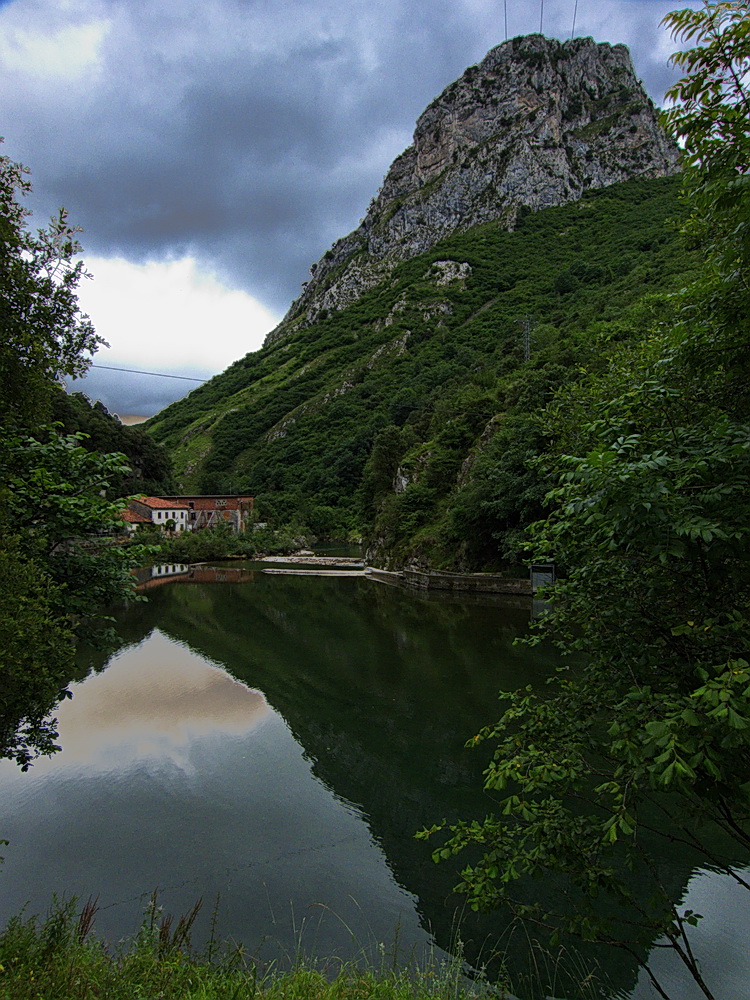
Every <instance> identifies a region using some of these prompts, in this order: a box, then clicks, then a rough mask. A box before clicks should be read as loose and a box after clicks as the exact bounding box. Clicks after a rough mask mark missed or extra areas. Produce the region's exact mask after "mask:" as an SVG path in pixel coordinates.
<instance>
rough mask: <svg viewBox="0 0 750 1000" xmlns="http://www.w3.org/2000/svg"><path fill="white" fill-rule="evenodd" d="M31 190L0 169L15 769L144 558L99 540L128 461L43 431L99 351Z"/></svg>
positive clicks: (72, 241)
mask: <svg viewBox="0 0 750 1000" xmlns="http://www.w3.org/2000/svg"><path fill="white" fill-rule="evenodd" d="M28 190H29V183H28V180H27V179H26V171H25V169H24V168H22V167H20V166H19V165H18V164H15V163H13V162H11V161H10V160H9V159H8V158H7V157H0V329H2V337H1V338H0V380H1V384H2V391H0V580H1V581H2V582H1V584H0V591H1V594H0V604H1V605H2V609H1V610H0V644H1V649H2V659H1V660H0V756H5V757H10V758H12V759H14V760H16V761H17V762H18V763H19V764H20V765H21V766H22V767H23V768H24V769H25V768H26V767H28V766H29V764H30V762H31V761H32V760H33V758H34V757H35V756H36V755H38V754H40V753H51V752H52V751H53V750H54V749H56V747H55V744H54V739H55V724H54V720H50V719H49V713H50V711H51V710H52V709H53V707H54V705H55V704H56V702H57V701H58V700H59V698H60V697H61V696H63V695H64V694H65V689H66V685H67V682H68V680H69V678H70V676H71V673H72V670H73V658H74V654H75V648H76V643H77V642H78V641H80V640H81V639H84V638H85V639H87V640H89V641H92V640H96V639H97V638H100V637H101V636H102V634H103V633H104V632H106V630H107V627H108V624H109V619H108V618H107V617H106V615H105V614H104V613H103V611H102V608H103V607H105V606H106V605H107V604H109V603H111V602H112V601H113V600H116V599H118V598H122V597H126V596H128V595H129V594H130V593H131V592H132V585H131V578H130V573H129V568H130V565H131V563H132V562H134V561H135V560H137V559H139V558H141V557H142V556H143V553H142V552H139V551H137V550H134V549H131V550H129V551H128V552H127V553H126V551H125V550H124V549H123V548H122V547H121V546H117V545H112V544H107V542H106V541H105V540H103V538H102V536H104V535H106V534H111V533H112V531H113V529H114V528H115V527H116V526H117V524H118V523H121V522H119V518H118V512H119V510H120V508H121V507H122V506H123V504H122V503H118V502H117V501H111V500H107V499H106V495H107V490H108V489H109V487H110V486H111V485H112V484H113V483H114V482H115V481H116V480H117V479H120V480H122V477H123V476H124V474H125V473H126V472H127V464H126V461H125V457H124V456H123V455H120V454H117V453H115V454H109V455H101V454H97V453H92V452H90V451H88V450H87V449H86V448H84V447H83V441H84V438H83V435H81V434H73V435H67V436H66V435H63V434H60V433H59V427H58V426H56V425H52V424H49V423H48V420H49V417H50V413H51V403H52V402H53V401H54V399H55V398H56V395H57V394H59V393H60V392H61V391H62V389H61V385H60V384H61V381H62V379H63V377H64V376H65V375H80V374H82V373H83V372H85V370H86V368H87V367H88V365H89V364H90V358H89V355H90V353H91V352H93V351H94V350H95V349H96V347H97V346H98V344H100V343H102V340H101V338H99V337H97V336H96V334H95V332H94V330H93V327H92V326H91V323H90V321H89V319H88V317H86V316H84V315H82V314H81V313H80V310H79V308H78V302H77V298H76V289H77V286H78V283H79V281H80V280H81V278H82V277H83V275H84V273H85V272H84V269H83V264H82V263H81V262H80V261H78V262H76V260H75V258H76V256H77V255H78V253H79V252H80V246H79V245H78V243H77V240H76V233H77V230H76V229H75V228H74V227H71V226H70V225H69V224H68V222H67V218H66V215H65V212H64V211H62V210H61V211H60V213H59V214H58V216H57V218H55V219H53V220H52V222H51V223H50V225H49V227H48V228H47V229H40V230H38V231H37V233H36V234H33V233H31V232H30V231H29V230H28V228H27V227H26V217H27V215H28V212H27V211H26V210H25V209H24V208H23V207H22V205H21V204H20V203H19V201H18V196H19V195H23V194H24V193H26V192H27V191H28Z"/></svg>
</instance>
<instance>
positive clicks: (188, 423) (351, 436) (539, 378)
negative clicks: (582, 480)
mask: <svg viewBox="0 0 750 1000" xmlns="http://www.w3.org/2000/svg"><path fill="white" fill-rule="evenodd" d="M519 109H526V110H519ZM676 157H677V153H676V150H675V148H674V147H673V146H672V145H670V143H669V141H668V140H667V139H666V137H665V136H664V134H663V133H662V132H661V131H660V129H659V126H658V123H657V120H656V117H655V112H654V109H653V106H652V105H651V103H650V101H649V100H648V99H647V98H646V97H645V95H644V94H643V91H642V90H641V88H640V85H639V84H638V83H637V81H636V80H635V77H634V75H633V72H632V67H631V65H630V59H629V56H628V53H627V51H626V50H625V49H624V48H623V47H622V46H614V47H611V46H609V45H596V44H595V43H593V42H592V41H591V40H589V39H582V40H581V39H579V40H575V41H574V42H569V43H565V44H561V43H558V42H555V41H550V40H547V39H544V38H542V37H541V36H530V37H528V38H521V39H514V40H513V41H512V42H507V43H506V44H505V45H502V46H499V47H498V48H496V49H493V50H492V51H491V52H490V53H489V55H488V56H487V57H486V58H485V59H484V60H483V62H482V63H481V64H480V66H478V67H474V68H472V69H470V70H467V72H466V73H465V74H464V75H463V77H462V78H461V79H460V80H459V81H457V82H456V83H455V84H453V85H451V87H449V88H448V89H447V90H446V91H445V92H444V93H443V94H442V95H441V96H440V97H439V98H438V99H437V100H436V101H435V102H433V104H432V105H430V107H429V108H428V109H427V110H426V111H425V112H424V114H423V115H422V116H421V117H420V119H419V123H418V125H417V130H416V132H415V142H414V145H413V146H412V147H410V149H408V150H407V151H406V152H405V153H404V154H402V156H401V157H399V158H398V159H397V160H396V161H395V163H394V165H393V166H392V167H391V169H390V170H389V172H388V175H387V177H386V180H385V182H384V184H383V187H382V189H381V191H380V193H379V194H378V196H377V198H376V199H375V200H374V201H373V203H372V205H371V207H370V209H369V211H368V213H367V216H366V218H365V220H363V222H362V224H361V225H360V227H359V228H358V229H357V230H356V231H355V233H353V234H351V235H350V236H348V237H346V238H345V239H344V240H341V241H339V242H338V243H336V244H335V245H334V246H333V247H332V248H331V250H330V251H328V254H327V255H324V257H323V260H322V261H321V262H320V263H319V265H317V266H314V267H313V269H312V270H313V278H312V280H311V281H310V283H309V284H308V285H307V287H306V288H305V289H304V291H303V294H302V296H301V297H300V298H299V299H298V300H297V302H295V303H294V304H293V305H292V307H291V309H290V311H289V314H288V315H287V317H286V318H285V319H284V320H283V321H282V323H281V324H280V326H279V327H278V328H277V330H276V331H274V332H273V333H272V334H271V335H269V338H268V339H267V342H266V344H265V345H264V347H263V348H262V349H261V350H260V351H257V352H254V353H251V354H248V355H247V356H246V357H244V358H242V359H240V360H239V361H237V362H236V363H235V364H233V365H232V366H231V367H230V368H229V369H228V370H227V371H226V372H224V373H223V374H222V375H219V376H217V377H216V378H214V379H212V380H211V381H210V382H209V383H207V384H206V385H204V386H202V387H200V388H199V389H196V390H194V391H193V392H191V393H190V395H189V396H187V397H186V398H185V399H183V400H181V401H179V402H177V403H174V404H172V405H171V406H170V407H168V408H167V409H166V410H164V411H162V412H161V413H159V414H157V415H156V417H154V418H152V420H151V421H149V423H148V424H147V425H146V426H147V428H148V430H149V432H150V433H151V434H152V435H154V437H155V438H156V439H157V440H158V441H160V442H163V443H165V444H166V445H167V446H168V447H169V449H170V450H171V452H172V454H173V457H174V461H175V472H176V476H177V479H178V482H179V483H180V488H181V489H183V490H190V491H205V492H234V491H242V492H246V491H247V492H251V493H253V494H254V495H255V496H256V501H257V509H258V512H259V516H260V518H261V520H264V521H269V522H271V523H277V524H278V523H295V524H303V525H305V526H307V527H308V528H310V529H311V530H312V531H313V532H314V533H315V534H317V535H319V536H331V535H335V536H338V537H341V536H343V535H349V536H364V537H365V539H366V540H367V542H368V545H369V548H370V553H371V558H372V559H373V560H376V561H378V562H380V563H382V564H400V563H403V562H406V561H411V562H419V563H423V564H424V563H428V564H433V565H441V566H444V567H451V568H456V569H476V568H490V567H491V566H493V565H494V564H496V563H497V562H499V561H501V560H503V559H508V558H514V557H515V555H516V553H517V551H518V540H519V537H520V532H521V531H522V529H523V527H524V525H525V524H526V523H528V522H529V521H530V520H533V519H534V518H536V517H538V516H539V515H540V513H541V512H542V511H543V509H544V508H543V497H544V494H545V492H546V489H547V486H548V484H547V483H546V482H545V480H544V477H543V476H542V475H541V473H539V472H538V471H535V470H534V468H533V467H532V466H530V465H529V459H531V458H533V457H534V456H535V455H538V454H540V453H542V452H543V451H544V450H545V448H546V446H547V442H546V440H545V438H544V435H543V434H542V433H541V431H540V429H539V426H538V423H537V420H536V417H537V416H538V414H539V412H540V411H541V410H542V409H543V407H544V406H545V405H546V404H547V402H548V401H549V400H550V399H551V398H552V395H553V394H554V392H555V391H556V390H557V389H558V388H559V387H560V386H562V385H564V384H566V383H568V382H570V381H571V380H575V379H576V378H578V377H579V374H580V371H581V369H582V367H583V366H589V367H596V366H597V365H602V364H605V363H606V357H607V356H608V353H610V352H611V351H612V350H614V349H616V348H617V345H618V344H620V343H622V342H627V341H629V340H632V339H634V338H638V337H640V336H642V335H643V334H644V333H647V331H648V329H649V326H650V325H651V324H653V323H654V322H657V321H658V320H659V318H660V317H661V316H662V315H664V314H665V311H666V309H667V308H668V307H667V304H666V300H667V297H668V295H669V293H670V292H671V291H672V290H674V289H676V288H678V287H680V286H681V285H682V284H683V283H684V279H685V272H686V271H687V270H689V268H690V266H691V260H690V258H689V256H688V255H687V252H686V250H685V249H684V247H683V246H682V244H681V242H680V239H679V237H678V235H677V228H676V225H675V220H677V219H678V218H679V216H680V214H681V207H680V203H679V200H678V188H679V179H678V178H677V177H675V176H673V174H674V172H675V164H676Z"/></svg>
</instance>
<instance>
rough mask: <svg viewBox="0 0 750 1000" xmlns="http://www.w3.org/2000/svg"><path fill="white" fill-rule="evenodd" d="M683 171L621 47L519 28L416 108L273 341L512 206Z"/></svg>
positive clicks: (510, 221) (533, 205)
mask: <svg viewBox="0 0 750 1000" xmlns="http://www.w3.org/2000/svg"><path fill="white" fill-rule="evenodd" d="M677 169H678V150H677V147H676V146H675V145H674V144H673V143H672V142H671V141H670V140H669V139H668V138H667V136H666V135H665V134H664V132H663V131H662V129H661V126H660V125H659V122H658V120H657V114H656V110H655V108H654V106H653V103H652V102H651V100H650V99H649V98H648V97H647V95H646V93H645V91H644V89H643V86H642V84H641V83H640V81H639V80H638V79H637V77H636V76H635V72H634V70H633V65H632V62H631V59H630V53H629V52H628V50H627V48H626V47H625V46H624V45H609V44H608V43H596V42H595V41H594V40H593V39H591V38H575V39H572V40H570V41H567V42H558V41H556V40H555V39H550V38H545V37H544V36H542V35H526V36H520V37H517V38H513V39H511V40H509V41H507V42H504V43H503V44H502V45H498V46H497V47H496V48H493V49H491V50H490V52H489V53H488V54H487V55H486V56H485V58H484V59H483V60H482V62H481V63H479V64H478V65H477V66H471V67H469V69H467V70H466V72H465V73H464V74H463V75H462V76H461V77H460V79H458V80H456V81H455V82H454V83H452V84H450V85H449V86H448V87H447V88H446V89H445V90H444V91H443V92H442V94H440V96H439V97H437V98H436V99H435V100H434V101H433V102H432V103H431V104H430V105H429V106H428V107H427V108H426V109H425V110H424V111H423V112H422V114H421V115H420V117H419V119H418V120H417V125H416V129H415V131H414V141H413V144H412V145H411V146H409V148H408V149H406V150H405V151H404V152H403V153H401V155H400V156H398V157H397V158H396V159H395V160H394V162H393V163H392V164H391V167H390V169H389V170H388V173H387V174H386V177H385V180H384V181H383V185H382V187H381V188H380V191H379V192H378V194H377V196H376V197H375V198H374V199H373V200H372V202H371V204H370V207H369V208H368V210H367V214H366V215H365V217H364V219H363V220H362V222H361V223H360V225H359V226H358V227H357V229H355V230H354V232H352V233H350V234H349V235H348V236H345V237H344V238H343V239H340V240H338V241H337V242H336V243H334V245H333V246H332V247H331V249H330V250H328V251H327V252H326V253H325V254H324V255H323V257H322V258H321V260H319V261H318V262H317V264H313V265H312V267H311V268H310V275H311V277H310V281H309V282H308V283H307V284H306V286H304V288H303V291H302V294H301V295H300V297H299V298H298V299H296V300H295V302H293V303H292V306H291V308H290V309H289V312H288V313H287V315H286V316H285V317H284V319H283V320H282V322H281V323H280V324H279V326H278V327H277V328H276V329H275V330H273V331H272V332H271V333H270V334H269V335H268V340H267V342H273V341H274V340H277V339H279V338H281V337H283V336H284V335H285V334H286V333H288V332H291V331H292V330H293V329H296V328H298V327H300V326H307V325H309V324H311V323H314V322H315V321H316V320H318V319H320V318H321V317H324V316H325V315H327V314H328V313H330V312H332V311H336V310H339V309H342V308H344V307H346V306H347V305H349V304H350V303H352V302H354V301H356V299H357V298H359V296H360V295H362V294H363V292H365V291H366V290H367V289H369V288H372V287H373V286H374V285H376V284H378V283H379V282H380V281H382V280H383V279H384V278H385V277H386V276H387V274H388V273H389V271H390V270H391V269H392V268H393V267H394V266H395V265H396V264H397V263H398V262H399V261H402V260H407V259H409V258H411V257H414V256H416V255H417V254H420V253H424V252H425V251H426V250H428V249H429V248H430V247H432V246H433V245H434V244H435V243H437V242H438V241H439V240H441V239H444V238H445V237H446V236H448V235H450V234H451V233H454V232H456V231H458V230H464V229H468V228H469V227H471V226H475V225H477V224H479V223H485V222H492V221H496V222H498V223H500V224H501V225H503V226H505V227H507V228H508V229H512V228H513V227H514V225H515V222H516V217H517V215H518V212H519V209H521V208H522V207H524V206H525V207H528V208H530V209H531V210H538V209H540V208H546V207H548V206H550V205H559V204H562V203H563V202H567V201H574V200H576V199H577V198H580V197H581V195H582V194H583V193H584V192H585V191H586V190H588V189H590V188H598V187H606V186H607V185H609V184H614V183H616V182H618V181H622V180H627V179H628V178H630V177H634V176H638V175H640V176H644V177H661V176H664V175H666V174H671V173H674V172H675V171H676V170H677Z"/></svg>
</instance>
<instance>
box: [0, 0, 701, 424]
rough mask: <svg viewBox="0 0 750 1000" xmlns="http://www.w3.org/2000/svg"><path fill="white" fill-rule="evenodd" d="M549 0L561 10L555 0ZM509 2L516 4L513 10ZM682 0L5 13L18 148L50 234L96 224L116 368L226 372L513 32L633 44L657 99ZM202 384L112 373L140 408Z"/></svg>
mask: <svg viewBox="0 0 750 1000" xmlns="http://www.w3.org/2000/svg"><path fill="white" fill-rule="evenodd" d="M541 2H543V10H542V6H541ZM690 2H691V4H692V5H695V3H696V0H690ZM506 5H507V7H506ZM684 5H687V4H680V3H679V2H678V3H676V4H675V3H673V2H664V0H577V4H576V0H540V2H533V3H531V2H527V0H379V2H377V3H375V2H373V0H169V2H167V0H0V109H1V112H0V135H4V137H5V144H4V152H5V154H6V155H8V156H10V157H11V158H12V159H14V160H18V161H20V162H22V163H25V164H26V165H27V166H28V167H30V169H31V179H32V182H33V185H34V193H33V196H32V197H31V199H29V201H28V204H29V206H30V207H31V208H32V209H33V210H34V220H33V221H34V222H35V223H36V224H37V225H41V224H43V223H44V221H45V220H46V219H47V217H48V216H49V215H50V214H52V212H54V211H55V209H56V208H57V207H59V206H60V205H64V206H65V207H66V208H67V209H68V211H69V214H70V217H71V220H72V221H73V222H75V223H77V224H79V225H81V226H82V227H83V228H84V234H83V236H82V237H81V239H82V242H83V244H84V248H85V259H86V262H87V265H88V267H89V270H90V271H91V272H92V273H93V275H94V277H93V279H92V280H90V281H87V282H85V284H84V286H83V288H82V289H81V296H80V298H81V302H82V305H83V307H84V308H85V310H86V311H88V312H89V313H90V315H91V317H92V319H93V320H94V324H95V326H96V328H97V331H98V332H99V333H100V334H101V335H102V336H103V337H105V339H106V340H107V341H109V343H110V345H111V347H110V349H109V350H102V351H100V352H99V354H98V355H97V357H96V359H95V361H96V363H97V364H99V365H108V366H112V367H124V368H133V369H140V370H145V371H156V372H169V373H174V374H180V375H183V376H189V377H194V378H207V377H208V376H210V375H211V374H214V373H216V372H218V371H221V370H223V369H224V368H225V367H226V366H227V365H228V364H230V363H231V362H232V361H234V360H236V359H237V358H239V357H242V356H243V355H244V354H246V353H247V352H248V351H252V350H256V349H257V348H258V347H259V346H260V345H261V343H262V341H263V337H264V336H265V334H266V333H267V331H268V330H269V329H271V328H272V327H273V326H274V325H275V323H276V322H277V321H278V319H280V318H281V316H282V315H283V314H284V313H285V312H286V309H287V307H288V306H289V304H290V302H291V300H292V299H293V298H295V297H296V296H297V295H298V294H299V290H300V285H301V283H302V282H303V281H304V280H305V279H306V278H307V276H308V274H307V272H308V268H309V265H310V264H311V263H312V262H313V261H315V260H317V259H318V258H319V257H320V256H321V255H322V253H323V252H324V251H325V250H326V249H327V248H328V246H330V244H331V243H332V242H333V240H334V239H336V238H337V237H339V236H342V235H344V234H345V233H347V232H349V231H350V230H351V229H353V228H354V227H355V226H356V225H357V223H358V222H359V220H360V218H361V217H362V216H363V215H364V213H365V210H366V208H367V205H368V203H369V201H370V198H371V197H372V196H373V195H374V194H375V193H376V191H377V189H378V187H379V185H380V182H381V181H382V179H383V176H384V174H385V172H386V170H387V168H388V166H389V164H390V162H391V160H392V159H393V158H394V157H395V156H396V155H397V154H398V153H399V152H401V151H402V150H403V149H404V148H405V147H406V146H407V145H409V143H410V141H411V134H412V131H413V128H414V123H415V121H416V118H417V116H418V115H419V113H420V112H421V111H422V110H423V108H424V107H425V106H426V105H427V104H428V103H429V102H430V101H431V100H432V99H433V98H434V97H436V96H437V94H439V93H440V91H441V90H442V89H443V88H444V87H445V86H446V85H447V84H448V83H450V82H451V81H452V80H454V79H455V78H456V77H458V76H459V75H460V74H461V73H462V72H463V70H464V69H465V68H466V67H467V66H469V65H471V64H472V63H476V62H478V61H479V60H480V59H481V58H482V57H483V56H484V55H485V53H486V52H487V50H488V49H490V48H491V47H492V46H493V45H497V44H498V43H499V42H502V41H503V40H504V38H505V18H506V10H507V27H508V36H509V37H512V36H513V35H517V34H525V33H528V32H532V31H538V30H539V27H540V17H542V15H543V28H544V33H545V34H547V35H550V36H554V37H557V38H560V39H565V38H568V37H570V34H571V30H572V28H573V17H574V12H575V33H576V35H592V36H593V37H594V38H595V39H597V40H598V41H610V42H625V43H626V44H627V45H628V46H629V47H630V49H631V52H632V54H633V59H634V62H635V66H636V71H637V72H638V75H639V76H640V77H641V78H642V79H643V81H644V83H645V85H646V88H647V90H648V91H649V93H650V94H651V96H652V97H653V98H654V100H655V101H656V102H657V104H659V103H661V102H662V99H663V95H664V89H665V87H666V86H668V85H669V83H670V82H671V81H672V80H673V79H674V73H673V71H672V70H670V68H669V66H668V62H667V60H668V56H669V53H670V52H671V51H672V50H673V48H674V47H675V46H674V45H673V43H672V40H671V39H670V38H669V36H668V34H667V33H666V32H665V31H664V30H663V29H661V28H660V27H659V22H660V20H661V18H662V17H663V15H664V14H665V13H666V12H667V11H668V10H671V9H673V8H674V7H675V6H684ZM190 386H191V383H189V382H185V381H182V382H180V381H175V380H170V379H161V378H159V379H157V378H152V377H147V376H138V375H125V374H122V373H118V372H111V371H105V370H102V369H99V370H96V371H93V372H92V374H91V375H90V376H89V378H88V379H86V380H85V384H84V383H79V384H78V387H83V388H85V391H86V392H87V393H88V394H89V395H91V396H93V397H99V398H101V399H102V400H103V401H104V402H105V404H106V405H107V406H109V407H110V408H111V409H113V410H114V411H115V412H118V413H120V414H126V413H140V414H150V413H153V412H156V410H158V409H159V408H160V407H161V406H163V405H166V403H167V402H169V401H170V400H172V399H174V398H177V397H179V396H180V395H182V394H184V393H185V391H187V389H189V388H190Z"/></svg>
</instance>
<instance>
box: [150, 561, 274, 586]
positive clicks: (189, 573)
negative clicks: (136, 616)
mask: <svg viewBox="0 0 750 1000" xmlns="http://www.w3.org/2000/svg"><path fill="white" fill-rule="evenodd" d="M134 575H135V578H136V580H137V581H138V585H137V589H138V590H151V589H152V588H153V587H158V586H160V585H161V584H162V583H250V582H252V581H253V580H254V579H255V573H254V571H253V570H251V569H242V568H240V567H238V566H188V565H187V564H186V563H166V564H163V565H161V566H146V567H144V568H143V569H139V570H136V571H135V574H134Z"/></svg>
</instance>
